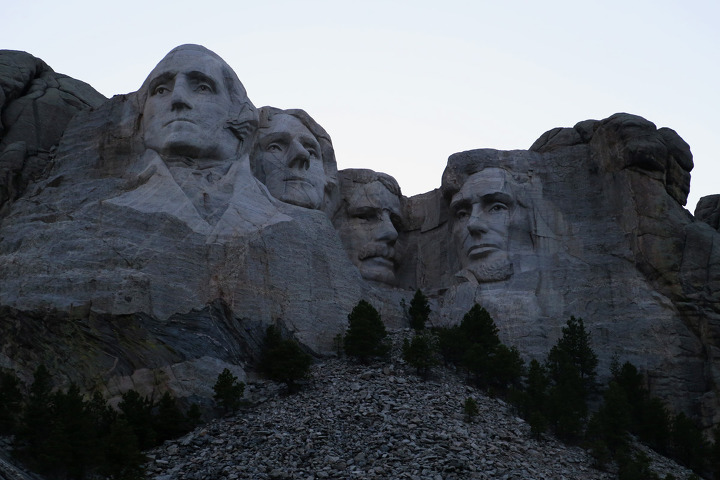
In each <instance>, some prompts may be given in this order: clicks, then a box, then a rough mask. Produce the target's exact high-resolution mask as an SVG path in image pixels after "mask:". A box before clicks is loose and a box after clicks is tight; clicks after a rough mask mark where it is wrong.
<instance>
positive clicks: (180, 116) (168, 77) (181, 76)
mask: <svg viewBox="0 0 720 480" xmlns="http://www.w3.org/2000/svg"><path fill="white" fill-rule="evenodd" d="M223 66H224V64H223V62H222V61H221V60H219V59H218V58H215V57H213V56H211V55H210V54H208V53H205V52H203V51H200V50H196V49H179V50H174V51H173V52H171V53H170V54H168V56H166V57H165V58H164V59H163V60H162V61H161V62H160V63H159V64H158V66H157V67H155V69H154V70H153V71H152V73H151V74H150V76H149V77H148V80H147V81H146V83H147V84H148V87H149V88H148V92H147V95H148V97H147V100H146V101H145V106H144V109H143V118H142V126H143V135H144V139H145V146H146V147H147V148H150V149H153V150H155V151H157V152H158V153H160V154H162V155H170V156H182V157H186V158H192V159H203V160H225V159H227V158H231V157H233V156H235V155H236V153H237V151H238V148H239V140H238V138H237V137H236V136H235V135H234V134H233V133H232V132H231V131H230V130H229V129H228V128H227V122H228V115H229V111H230V108H231V98H230V92H228V89H227V87H226V85H225V83H224V81H223V80H224V75H223Z"/></svg>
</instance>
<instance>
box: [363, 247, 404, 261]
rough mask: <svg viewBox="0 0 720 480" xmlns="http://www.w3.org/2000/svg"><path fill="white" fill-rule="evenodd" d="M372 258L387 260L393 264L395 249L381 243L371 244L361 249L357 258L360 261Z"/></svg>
mask: <svg viewBox="0 0 720 480" xmlns="http://www.w3.org/2000/svg"><path fill="white" fill-rule="evenodd" d="M372 257H383V258H387V259H388V260H392V261H393V263H395V258H394V257H395V248H393V247H391V246H389V245H385V244H381V243H371V244H369V245H366V246H364V247H363V248H361V249H360V252H359V253H358V258H359V259H360V260H365V259H366V258H372Z"/></svg>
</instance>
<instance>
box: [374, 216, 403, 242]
mask: <svg viewBox="0 0 720 480" xmlns="http://www.w3.org/2000/svg"><path fill="white" fill-rule="evenodd" d="M375 238H376V240H379V241H382V242H385V243H387V244H388V245H394V244H395V241H396V240H397V238H398V232H397V229H396V228H395V225H393V222H392V218H391V217H390V213H389V212H388V211H387V210H383V212H382V214H381V215H380V222H379V223H378V225H377V227H376V229H375Z"/></svg>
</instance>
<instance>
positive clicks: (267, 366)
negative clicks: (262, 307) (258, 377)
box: [260, 325, 312, 393]
mask: <svg viewBox="0 0 720 480" xmlns="http://www.w3.org/2000/svg"><path fill="white" fill-rule="evenodd" d="M311 366H312V357H311V356H310V355H308V354H307V353H305V352H303V351H302V349H301V348H300V345H299V344H298V343H297V342H296V341H295V340H293V339H283V338H282V337H281V336H280V332H279V331H278V330H277V329H276V328H275V327H274V326H272V325H270V326H269V327H268V329H267V331H266V333H265V342H264V344H263V351H262V354H261V358H260V369H261V370H262V371H263V372H264V374H265V375H266V376H267V377H268V378H269V379H271V380H275V381H278V382H283V383H284V384H285V385H287V389H288V392H290V393H293V392H295V391H296V390H297V381H298V380H302V379H304V378H307V376H308V375H309V374H310V367H311Z"/></svg>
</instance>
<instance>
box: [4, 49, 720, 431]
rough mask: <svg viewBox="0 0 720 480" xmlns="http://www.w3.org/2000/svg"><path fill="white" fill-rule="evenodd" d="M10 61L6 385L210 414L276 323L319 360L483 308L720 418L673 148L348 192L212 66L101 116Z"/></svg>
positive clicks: (678, 143) (480, 162)
mask: <svg viewBox="0 0 720 480" xmlns="http://www.w3.org/2000/svg"><path fill="white" fill-rule="evenodd" d="M0 59H1V62H2V63H0V64H2V65H11V67H6V68H5V69H4V70H0V72H2V76H3V77H7V78H3V79H2V80H0V81H1V82H2V85H3V92H4V95H5V97H4V99H3V103H2V104H3V111H2V119H3V125H4V126H5V131H4V134H3V135H4V136H3V137H2V143H1V144H0V147H1V148H0V167H2V168H3V170H2V171H3V172H4V173H3V175H4V177H3V178H4V180H1V181H2V182H4V183H1V184H0V187H1V188H0V190H2V189H3V188H4V190H2V192H5V193H2V192H0V193H2V195H4V197H2V198H3V199H4V200H2V202H3V203H2V206H1V207H0V222H1V223H0V305H2V306H3V307H2V308H3V310H2V312H3V313H2V315H0V332H2V336H1V337H0V343H1V345H0V366H2V367H6V368H13V369H15V370H17V371H18V372H19V373H20V374H21V376H24V377H25V378H28V376H29V374H30V372H31V371H32V369H33V368H34V366H35V365H37V364H38V363H41V362H43V363H46V364H48V365H52V366H53V367H54V368H51V370H53V371H54V372H55V373H56V374H58V375H59V377H60V378H64V379H66V380H68V381H70V380H73V381H76V382H80V383H82V384H83V385H85V386H86V387H87V388H94V387H99V388H101V389H104V390H105V391H106V392H108V393H109V394H111V395H116V394H118V393H119V392H121V391H123V390H124V389H127V388H130V387H134V388H137V389H139V390H141V391H145V392H148V391H149V390H150V389H153V388H158V389H170V390H172V391H173V393H175V395H177V396H182V397H187V398H192V399H193V400H195V401H197V400H198V399H202V398H207V396H208V392H209V391H210V388H211V385H212V383H213V381H214V378H215V376H216V375H217V373H219V371H221V370H222V368H225V367H228V366H230V367H232V368H233V369H234V371H235V372H236V374H237V375H238V376H239V377H241V378H246V375H249V376H252V375H253V373H252V365H253V359H254V358H255V356H256V355H257V350H258V347H259V345H260V342H261V338H262V335H263V332H264V331H265V328H266V327H267V326H268V325H271V324H274V325H278V326H279V327H281V329H282V330H283V331H284V332H285V333H286V334H287V335H293V336H294V337H295V338H297V339H298V340H299V341H300V342H301V343H302V344H303V345H304V347H305V348H306V349H307V350H308V351H311V352H313V353H315V354H316V355H328V354H332V353H333V352H334V346H333V340H334V338H335V337H336V335H338V334H341V333H342V332H344V330H345V328H346V324H347V314H348V313H349V312H350V311H351V309H352V307H353V306H354V305H355V304H356V303H357V302H358V301H359V300H361V299H365V300H368V301H369V302H370V303H371V304H373V305H374V306H375V307H376V308H377V309H378V310H379V311H380V313H381V315H382V318H383V320H384V321H385V323H386V324H387V325H388V326H389V327H391V328H396V327H401V326H404V325H405V323H406V321H407V320H406V316H405V312H404V311H403V308H402V301H403V300H404V301H405V302H408V301H409V300H410V298H411V297H412V295H413V293H414V291H415V289H417V288H420V289H422V290H423V291H424V292H425V293H426V294H427V295H429V296H430V299H431V304H432V308H433V315H432V316H431V322H432V323H433V324H434V325H446V324H453V323H457V322H459V321H460V319H461V318H462V315H463V314H464V313H465V312H466V311H467V310H469V308H470V307H472V305H473V304H474V303H476V302H477V303H480V304H482V305H483V306H484V307H485V308H487V309H488V311H490V313H491V314H492V315H493V318H494V319H495V322H496V323H497V325H498V327H499V328H500V335H501V338H502V340H503V342H505V343H506V344H510V345H516V346H517V347H518V348H519V349H520V351H521V352H522V353H523V355H524V356H525V357H526V358H541V357H543V356H544V355H545V354H546V353H547V351H548V349H549V348H550V347H551V346H552V345H553V344H554V343H555V341H556V340H557V338H558V337H559V336H560V333H561V327H562V326H563V325H564V324H565V322H566V321H567V320H568V319H569V318H570V316H571V315H573V316H576V317H582V318H583V319H584V321H585V325H586V327H587V328H588V330H589V331H590V333H591V335H592V340H593V348H594V349H595V351H596V352H597V353H598V355H599V357H600V361H601V363H600V373H601V376H606V375H607V374H608V370H609V366H610V362H611V359H612V358H613V357H615V356H617V357H618V358H619V359H620V360H621V361H626V360H628V361H631V362H633V363H634V364H635V365H637V366H638V367H639V368H640V369H641V370H642V371H643V372H644V373H645V374H646V375H647V378H649V387H650V389H651V391H652V392H653V393H654V394H656V395H660V396H662V397H663V398H664V399H665V400H666V402H667V403H668V404H669V405H671V406H672V408H673V409H674V410H676V411H684V412H686V413H689V414H691V415H693V416H694V417H695V418H698V419H701V420H702V421H703V422H704V425H705V426H710V425H713V424H717V423H719V422H720V411H719V409H718V406H720V396H719V394H720V387H718V378H720V377H719V375H720V371H719V369H720V359H719V356H720V352H719V351H718V347H719V346H720V317H719V316H718V312H720V303H719V302H720V297H719V294H720V270H719V269H720V253H719V252H718V250H717V249H718V247H717V245H718V244H719V243H720V242H717V241H716V240H718V239H720V237H719V236H718V235H720V233H718V231H717V229H716V227H717V226H716V225H714V224H713V222H714V220H713V218H714V216H713V215H715V213H714V211H715V210H716V209H714V207H713V208H710V207H708V208H704V207H703V212H705V211H706V210H707V212H708V213H707V214H705V213H703V215H702V218H700V219H696V218H694V217H693V216H692V215H691V214H690V213H689V212H688V211H687V210H685V209H684V208H683V207H684V205H685V203H686V200H687V194H688V191H689V186H690V171H691V169H692V166H693V163H692V155H691V153H690V149H689V147H688V145H687V144H686V143H685V142H684V141H683V140H682V139H681V138H680V137H679V136H678V135H677V133H675V132H674V131H673V130H671V129H668V128H660V129H658V128H656V127H655V125H653V124H652V123H651V122H649V121H647V120H645V119H643V118H641V117H637V116H634V115H629V114H617V115H613V116H612V117H610V118H608V119H605V120H600V121H595V120H588V121H584V122H581V123H579V124H577V125H576V126H575V127H573V128H558V129H553V130H551V131H549V132H547V133H545V134H544V135H542V136H541V137H540V138H539V139H538V141H537V142H535V144H534V145H533V146H532V147H531V148H530V149H529V150H517V151H498V150H490V149H483V150H472V151H468V152H461V153H457V154H454V155H452V156H451V157H450V158H449V160H448V163H447V168H446V170H445V173H444V175H443V179H442V187H441V189H438V190H435V191H432V192H428V193H426V194H423V195H417V196H414V197H411V198H407V197H404V196H402V195H401V193H400V188H399V186H397V183H396V182H394V180H393V179H392V178H390V177H387V176H386V175H382V174H378V173H377V172H370V171H366V170H352V171H340V172H337V171H336V164H335V157H334V151H333V149H332V143H331V141H330V136H329V135H328V133H327V132H326V131H325V130H324V129H323V128H322V127H320V126H319V125H318V124H317V123H316V122H315V120H313V119H312V118H310V117H309V115H308V114H307V113H306V112H304V111H302V110H278V109H273V108H270V107H264V108H262V109H260V114H258V109H256V108H255V107H254V105H253V104H252V102H251V101H250V99H249V96H248V94H247V93H246V92H245V89H244V87H243V86H242V84H241V82H240V80H239V79H238V78H237V76H236V75H235V74H234V72H233V71H232V69H231V68H230V66H228V65H227V64H226V63H225V62H224V61H223V60H222V59H221V58H220V57H218V56H217V55H215V54H214V53H212V52H210V51H208V50H207V49H204V48H203V47H199V46H192V45H185V46H181V47H178V48H176V49H174V50H173V51H172V52H171V53H170V54H168V56H167V57H165V59H163V60H162V61H161V62H160V63H159V64H158V66H157V67H156V68H155V69H154V70H153V72H151V74H150V76H149V77H148V79H147V80H146V81H145V83H144V84H143V85H142V87H141V88H140V89H139V90H138V92H135V93H131V94H127V95H118V96H115V97H113V98H112V99H110V100H107V101H102V100H103V99H102V98H101V96H98V95H97V94H96V93H94V91H92V89H90V87H87V86H85V85H84V84H82V83H81V82H76V81H72V80H71V79H67V78H66V77H63V76H58V75H57V74H51V73H49V72H51V71H50V70H49V68H47V67H46V66H45V65H44V64H42V62H40V61H39V60H37V59H33V57H29V56H27V55H26V54H18V53H15V52H10V53H8V52H5V53H3V54H2V55H0ZM27 62H30V66H29V67H28V66H27V64H28V63H27ZM15 64H17V65H18V67H17V68H15V67H12V65H15ZM16 71H18V72H23V73H22V74H21V75H16V74H15V73H13V72H16ZM6 72H11V73H10V74H9V73H6ZM43 72H44V73H43ZM16 78H19V79H20V80H15V79H16ZM33 78H34V79H35V81H34V83H33V80H31V79H33ZM38 78H41V79H43V80H42V82H45V83H42V82H40V80H37V79H38ZM47 78H51V79H54V80H53V81H55V82H56V83H57V85H59V87H53V88H57V90H56V91H55V90H52V89H51V88H50V87H43V88H44V90H43V89H41V91H44V92H46V95H45V96H48V97H50V98H60V103H61V104H62V105H63V106H65V107H67V108H64V109H63V108H60V109H59V110H57V111H61V112H62V114H60V113H57V111H56V110H55V109H52V111H49V110H48V111H46V110H43V108H41V107H40V106H38V105H36V106H35V107H33V108H32V109H30V107H21V106H22V105H23V103H22V102H31V101H36V102H37V101H39V100H37V99H35V100H32V99H34V98H35V97H33V96H32V95H30V94H29V93H28V94H25V93H23V92H26V91H29V92H32V91H34V90H33V88H40V87H34V86H33V87H31V88H30V89H29V90H27V87H25V88H23V87H15V86H16V85H26V86H27V85H28V84H30V85H39V84H40V83H42V84H43V85H46V84H47V85H50V84H51V81H50V80H47ZM6 85H9V87H6ZM53 85H54V84H53ZM68 85H69V86H68ZM51 90H52V91H54V92H56V93H54V94H53V95H49V94H48V93H47V92H49V91H51ZM40 98H45V97H40ZM71 99H75V100H73V101H71ZM18 102H20V103H18ZM30 111H32V112H34V113H33V115H35V116H34V117H32V120H31V121H25V120H22V118H24V117H22V115H19V114H18V113H13V112H26V114H29V113H28V112H30ZM263 112H264V113H263ZM53 115H58V116H57V117H55V116H53ZM263 115H264V116H263ZM70 117H72V120H69V118H70ZM271 117H272V118H271ZM273 118H274V120H273ZM68 120H69V121H68ZM63 122H64V123H63ZM258 127H260V130H261V132H259V133H258ZM38 129H39V130H40V131H42V132H40V133H42V134H40V133H38V132H36V130H38ZM37 138H40V139H43V140H42V141H40V140H37V143H28V142H30V140H29V139H37ZM33 141H35V140H33ZM23 142H24V143H23ZM21 143H22V144H23V146H22V148H21V145H20V144H21ZM51 151H52V154H50V152H51ZM17 152H20V153H17ZM28 152H31V153H28ZM33 152H34V153H33ZM39 166H41V167H42V168H40V167H39ZM259 172H262V173H259ZM263 182H265V183H263ZM396 187H397V188H396ZM715 216H717V215H715ZM708 223H709V224H708ZM715 223H717V222H715ZM32 345H39V346H43V348H32Z"/></svg>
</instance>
